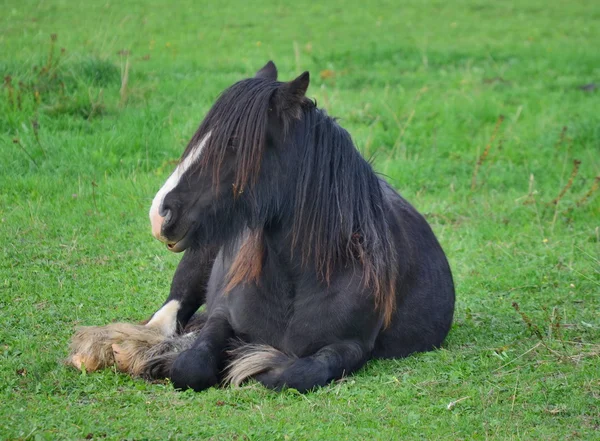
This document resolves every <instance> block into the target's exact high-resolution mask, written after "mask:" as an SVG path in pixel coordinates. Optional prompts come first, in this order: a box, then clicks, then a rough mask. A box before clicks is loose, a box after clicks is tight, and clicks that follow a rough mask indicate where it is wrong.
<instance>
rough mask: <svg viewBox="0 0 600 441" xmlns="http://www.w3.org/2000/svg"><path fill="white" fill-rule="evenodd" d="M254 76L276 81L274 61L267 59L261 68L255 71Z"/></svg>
mask: <svg viewBox="0 0 600 441" xmlns="http://www.w3.org/2000/svg"><path fill="white" fill-rule="evenodd" d="M254 78H262V79H264V80H271V81H276V80H277V67H276V66H275V63H273V62H272V61H270V60H269V61H268V62H267V64H265V66H264V67H263V68H262V69H261V70H259V71H258V72H256V75H254Z"/></svg>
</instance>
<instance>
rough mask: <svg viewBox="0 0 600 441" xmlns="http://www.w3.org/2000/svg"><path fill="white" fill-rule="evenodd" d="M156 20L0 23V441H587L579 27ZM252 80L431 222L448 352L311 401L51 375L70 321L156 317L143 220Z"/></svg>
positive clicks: (587, 93)
mask: <svg viewBox="0 0 600 441" xmlns="http://www.w3.org/2000/svg"><path fill="white" fill-rule="evenodd" d="M166 3H168V2H158V1H135V0H123V1H119V2H116V1H115V2H112V1H102V2H100V1H97V2H65V1H52V2H41V1H33V0H22V1H14V0H8V1H5V2H4V3H3V5H2V8H1V9H2V13H1V14H0V75H1V78H3V79H4V80H3V81H4V83H3V85H2V86H1V87H0V158H1V159H0V240H1V241H2V247H1V254H0V256H1V257H0V402H1V403H2V405H1V407H0V439H35V440H38V439H48V440H53V439H131V440H133V439H135V440H143V439H157V440H158V439H160V440H163V439H191V438H195V439H204V438H206V439H215V440H216V439H219V440H220V439H238V440H241V439H249V440H263V439H264V440H295V439H314V440H341V439H348V440H356V439H365V440H370V439H381V440H390V439H431V440H435V439H465V440H466V439H469V440H470V439H544V440H564V439H574V440H576V439H585V440H590V439H600V435H598V434H599V433H600V406H599V401H600V363H599V359H598V357H599V353H600V317H599V314H598V312H599V311H600V295H599V293H600V190H598V185H599V184H600V182H599V179H600V178H598V176H600V89H599V88H600V64H599V58H598V42H599V41H600V6H599V5H598V4H594V2H588V1H583V0H573V1H569V2H563V1H559V0H553V1H541V0H523V1H521V2H519V3H515V4H514V5H513V2H487V1H484V0H457V1H453V2H448V1H429V2H422V1H416V0H409V1H404V2H401V3H399V2H391V1H390V2H386V1H370V2H358V1H354V2H346V3H345V5H344V6H337V5H336V4H335V3H336V2H314V1H304V0H299V1H296V2H292V3H289V4H287V3H284V2H266V1H265V2H260V3H254V2H246V1H241V0H234V1H230V2H220V3H218V4H216V3H214V2H206V3H203V4H200V3H198V2H194V1H190V0H185V1H181V2H178V5H177V6H173V5H169V6H167V5H166ZM269 59H273V60H275V62H276V63H277V65H278V67H279V70H280V77H281V78H284V79H286V78H288V79H291V78H292V77H293V76H294V75H297V74H299V73H300V72H302V71H303V70H310V71H311V74H312V83H311V87H310V88H309V95H310V96H312V97H315V98H317V101H318V103H319V104H320V106H322V107H325V108H327V109H328V111H329V113H330V114H332V115H335V116H338V117H340V118H341V124H342V125H343V126H344V127H346V128H347V129H348V130H349V131H350V132H351V134H352V136H353V138H354V140H355V142H356V144H357V145H358V146H359V148H360V149H361V150H362V151H363V152H364V154H365V155H366V156H369V157H371V156H373V157H374V160H375V165H376V168H377V170H378V171H380V172H381V173H384V174H385V175H387V176H388V178H389V180H390V181H391V182H392V183H393V185H394V186H395V187H396V188H398V189H399V190H400V191H401V193H402V194H403V195H404V196H405V197H406V198H408V199H409V200H410V201H411V202H412V203H413V204H414V205H415V206H416V207H417V208H418V209H419V210H420V211H421V212H423V213H424V214H425V215H426V217H427V218H428V220H429V221H430V222H431V224H432V226H433V228H434V230H435V231H436V233H437V235H438V237H439V239H440V241H441V243H442V245H443V247H444V248H445V250H446V252H447V254H448V257H449V259H450V262H451V265H452V268H453V271H454V275H455V279H456V286H457V294H458V303H457V310H456V320H455V324H454V326H453V329H452V332H451V334H450V336H449V338H448V340H447V342H446V344H445V345H444V347H443V349H441V350H438V351H435V352H431V353H427V354H420V355H415V356H412V357H409V358H407V359H404V360H396V361H375V362H371V363H369V364H368V366H367V367H366V368H365V369H363V370H362V371H360V373H358V374H357V375H354V376H351V377H349V378H346V379H345V380H344V381H341V382H338V383H336V384H333V385H331V386H329V387H325V388H322V389H319V390H317V391H315V392H314V393H310V394H306V395H300V394H298V393H295V392H294V391H293V390H288V391H286V392H284V393H280V394H278V393H273V392H270V391H268V390H265V389H264V388H262V387H260V386H259V385H257V384H248V385H247V386H245V387H242V388H240V389H234V388H226V389H211V390H208V391H206V392H203V393H198V394H196V393H191V392H186V393H178V392H175V391H173V390H172V388H171V386H170V385H169V384H148V383H146V382H144V381H141V380H135V379H131V378H128V377H127V376H125V375H121V374H117V373H115V372H114V371H112V370H110V369H109V370H106V371H104V372H100V373H93V374H86V373H81V372H77V371H75V370H73V369H70V368H67V367H65V366H63V365H61V363H60V361H61V359H62V358H63V357H65V355H66V353H67V346H68V342H69V338H70V336H71V334H72V332H73V330H74V328H75V327H76V326H78V325H92V324H94V325H101V324H105V323H108V322H112V321H123V320H130V321H135V320H140V319H143V318H146V317H147V316H148V314H150V313H152V312H153V311H154V310H156V308H157V307H158V306H159V305H160V304H161V303H162V301H163V300H164V298H165V296H166V294H167V292H168V288H169V284H170V280H171V277H172V274H173V271H174V268H175V266H176V264H177V262H178V259H179V258H180V256H178V255H172V254H170V253H168V252H167V251H166V250H165V248H164V247H163V246H161V245H160V244H159V243H158V242H156V241H155V240H154V239H153V238H152V237H151V235H150V232H149V222H148V219H147V210H148V208H149V205H150V201H151V199H152V197H153V195H154V193H155V192H156V190H157V189H158V188H159V187H160V186H161V184H162V183H163V181H164V180H165V178H166V176H167V175H168V173H169V172H170V171H171V169H172V168H173V167H174V165H173V164H174V161H176V160H177V159H178V156H179V155H180V153H181V152H182V151H183V148H184V146H185V144H186V142H187V140H188V139H189V138H190V137H191V135H192V133H193V132H194V130H195V128H196V127H197V125H198V124H199V122H200V120H201V118H202V117H203V115H204V114H205V112H206V111H207V109H208V108H209V106H210V105H211V103H212V102H213V101H214V99H215V97H216V96H217V94H218V93H219V92H220V91H221V90H223V89H224V88H225V87H226V86H228V85H230V84H231V83H233V82H234V81H236V80H238V79H240V78H242V77H245V76H248V75H251V74H253V72H255V71H256V70H257V69H258V68H260V67H262V65H263V64H264V63H265V62H266V61H267V60H269ZM582 86H585V87H582ZM500 115H502V116H503V119H502V117H501V116H500ZM575 161H578V162H575ZM517 309H518V310H517Z"/></svg>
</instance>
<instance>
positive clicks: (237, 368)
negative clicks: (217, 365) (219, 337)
mask: <svg viewBox="0 0 600 441" xmlns="http://www.w3.org/2000/svg"><path fill="white" fill-rule="evenodd" d="M229 357H230V362H229V364H228V366H227V374H226V375H225V378H224V381H225V383H231V384H233V385H235V386H239V385H240V384H242V383H243V382H244V381H245V380H247V379H249V378H250V377H253V376H255V375H258V374H261V373H263V372H266V371H271V372H273V373H275V372H278V371H279V372H282V371H283V370H284V369H286V368H287V367H288V366H290V365H291V364H293V362H294V361H296V360H297V358H296V357H293V356H289V355H286V354H284V353H283V352H281V351H279V350H277V349H275V348H274V347H272V346H268V345H261V344H244V345H242V346H239V347H237V348H235V349H233V350H231V351H229Z"/></svg>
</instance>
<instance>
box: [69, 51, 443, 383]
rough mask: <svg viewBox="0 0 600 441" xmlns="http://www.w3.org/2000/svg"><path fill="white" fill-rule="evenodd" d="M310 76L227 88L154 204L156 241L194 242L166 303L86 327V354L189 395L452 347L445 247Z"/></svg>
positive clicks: (262, 75) (264, 76)
mask: <svg viewBox="0 0 600 441" xmlns="http://www.w3.org/2000/svg"><path fill="white" fill-rule="evenodd" d="M308 85H309V74H308V72H305V73H303V74H302V75H300V76H299V77H298V78H296V79H295V80H293V81H291V82H278V81H277V69H276V67H275V65H274V64H273V63H272V62H269V63H267V65H266V66H265V67H263V68H262V69H261V70H260V71H259V72H258V73H257V74H256V76H255V77H254V78H250V79H246V80H242V81H240V82H238V83H236V84H234V85H233V86H231V87H230V88H229V89H227V90H226V91H225V92H223V94H222V95H221V96H220V97H219V98H218V100H217V102H216V103H215V104H214V106H213V107H212V108H211V109H210V111H209V112H208V115H207V116H206V118H205V119H204V121H203V122H202V124H201V125H200V128H199V129H198V130H197V132H196V133H195V135H194V136H193V138H192V140H191V141H190V143H189V145H188V146H187V148H186V150H185V152H184V153H183V156H182V160H181V162H180V164H179V166H178V167H177V169H176V170H175V172H174V173H173V175H172V176H171V177H170V178H169V179H168V180H167V182H166V183H165V185H164V186H163V188H162V189H161V190H160V191H159V192H158V194H157V195H156V197H155V199H154V202H153V204H152V208H151V210H150V218H151V223H152V230H153V233H154V235H155V236H156V237H157V238H158V239H159V240H161V241H163V242H165V243H166V244H167V247H168V248H169V249H170V250H172V251H177V252H180V251H184V250H185V254H184V255H183V258H182V260H181V262H180V264H179V266H178V268H177V271H176V272H175V277H174V279H173V282H172V286H171V292H170V295H169V297H168V298H167V300H166V301H165V303H164V305H163V306H162V307H161V309H160V310H159V311H158V312H156V313H155V314H154V315H153V317H152V318H151V320H150V321H149V322H148V323H147V324H146V325H145V326H143V327H142V326H137V327H136V326H134V325H129V326H130V328H131V329H118V330H115V329H113V330H112V331H106V329H105V331H106V332H105V333H104V334H103V335H99V333H98V332H95V331H92V330H89V329H88V331H87V333H86V330H85V329H84V330H83V331H80V332H79V334H78V335H77V336H76V338H75V340H74V344H73V353H74V354H75V355H74V357H75V356H77V354H83V353H85V352H86V351H85V350H87V356H88V357H89V358H90V360H91V358H93V356H94V354H93V352H94V351H99V349H98V348H99V347H101V346H102V345H104V346H103V348H104V349H103V350H106V349H107V348H108V349H112V352H113V354H112V355H114V358H115V360H116V362H117V365H118V366H120V367H121V368H122V369H123V370H126V371H129V372H132V373H136V374H140V375H143V376H146V377H150V378H156V377H165V376H166V377H169V378H170V379H171V381H172V382H173V384H174V385H175V387H176V388H180V389H186V388H192V389H194V390H197V391H199V390H202V389H205V388H208V387H210V386H213V385H216V384H218V383H219V382H221V381H229V382H232V383H234V384H239V383H241V382H242V381H244V380H245V379H247V378H250V377H253V378H255V379H257V380H258V381H259V382H261V383H262V384H264V385H265V386H267V387H269V388H273V389H281V388H282V387H292V388H295V389H297V390H299V391H307V390H309V389H312V388H314V387H315V386H322V385H325V384H327V383H329V382H330V381H332V380H336V379H339V378H341V377H342V376H344V375H348V374H350V373H352V372H354V371H356V370H357V369H360V368H361V367H362V366H363V365H364V364H365V362H366V361H367V360H369V359H371V358H396V357H406V356H407V355H409V354H411V353H413V352H419V351H428V350H431V349H434V348H437V347H439V346H440V345H441V344H442V342H443V341H444V338H445V337H446V335H447V333H448V331H449V329H450V326H451V323H452V316H453V312H454V285H453V281H452V274H451V272H450V268H449V266H448V262H447V260H446V257H445V255H444V252H443V251H442V248H441V247H440V245H439V243H438V241H437V240H436V238H435V236H434V234H433V232H432V231H431V228H430V227H429V225H428V224H427V222H426V221H425V219H424V218H423V217H422V216H421V215H420V214H419V213H418V212H417V211H416V210H415V209H414V208H413V207H412V206H411V205H410V204H409V203H408V202H406V201H405V200H404V199H403V198H402V197H401V196H399V195H398V193H396V192H395V191H394V190H393V189H392V188H391V187H390V186H389V185H388V184H387V183H386V182H385V181H384V180H383V179H381V178H379V177H378V176H377V175H376V174H375V173H374V172H373V169H372V168H371V165H370V164H369V163H368V162H367V161H366V160H364V159H363V158H362V157H361V155H360V154H359V152H358V151H357V149H356V148H355V146H354V144H353V142H352V139H351V138H350V135H349V134H348V132H346V131H345V130H344V129H343V128H341V127H340V126H339V125H338V124H337V123H336V121H335V120H334V119H333V118H331V117H329V116H328V115H327V114H326V113H325V112H324V111H323V110H321V109H319V108H317V106H316V103H314V102H313V101H311V100H309V99H307V98H306V96H305V93H306V90H307V88H308ZM203 304H206V308H205V309H204V310H203V312H201V313H196V312H197V310H198V309H199V308H200V306H201V305H203ZM194 314H196V315H195V316H194ZM192 316H194V319H192ZM190 319H192V320H190ZM97 329H101V328H96V330H97ZM110 332H113V334H110ZM115 332H116V333H119V332H120V333H121V334H119V335H118V336H116V335H117V334H115ZM136 333H137V334H136ZM144 333H146V335H144ZM147 333H150V334H151V335H152V338H148V335H147ZM109 334H110V335H109ZM102 339H104V340H102ZM94 344H96V345H97V347H96V348H95V349H94V348H92V346H93V345H94ZM107 344H110V346H107ZM86 345H87V346H86ZM84 355H85V354H84ZM95 355H96V358H98V356H97V355H98V354H95ZM107 358H110V354H109V355H107ZM85 362H86V359H85V357H83V356H80V357H79V358H78V359H77V360H75V361H74V362H73V363H74V364H76V365H81V364H82V363H84V364H85ZM103 363H104V365H105V364H110V361H106V360H105V361H100V362H99V364H98V366H99V367H100V366H102V365H103ZM90 364H93V363H91V362H90Z"/></svg>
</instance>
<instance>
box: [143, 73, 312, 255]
mask: <svg viewBox="0 0 600 441" xmlns="http://www.w3.org/2000/svg"><path fill="white" fill-rule="evenodd" d="M308 84H309V74H308V72H305V73H303V74H302V75H300V76H299V77H298V78H296V79H295V80H293V81H290V82H287V83H282V82H278V81H277V68H276V67H275V65H274V64H273V63H272V62H271V61H269V62H268V63H267V64H266V65H265V66H264V67H263V68H262V69H261V70H259V71H258V72H257V73H256V75H255V76H254V78H249V79H246V80H242V81H240V82H238V83H236V84H234V85H233V86H231V87H230V88H229V89H227V90H226V91H225V92H223V94H222V95H221V96H220V97H219V98H218V100H217V101H216V103H215V104H214V105H213V107H212V108H211V109H210V110H209V112H208V114H207V115H206V117H205V119H204V121H203V122H202V124H201V125H200V127H199V129H198V130H197V131H196V133H195V135H194V136H193V137H192V140H191V141H190V143H189V144H188V146H187V148H186V149H185V151H184V153H183V156H182V158H181V161H180V163H179V165H178V166H177V168H176V169H175V171H174V172H173V174H171V176H170V177H169V178H168V179H167V182H166V183H165V184H164V185H163V187H162V188H161V189H160V190H159V191H158V193H157V194H156V196H155V197H154V200H153V202H152V207H151V208H150V222H151V224H152V233H153V235H154V236H155V237H156V238H157V239H159V240H160V241H162V242H165V243H166V244H167V247H168V248H169V249H170V250H171V251H174V252H180V251H183V250H185V249H186V248H188V247H189V246H195V245H196V246H204V245H208V244H218V243H219V242H221V241H224V240H227V239H228V238H229V237H231V235H232V234H235V233H236V232H237V231H239V230H240V229H241V228H243V227H244V226H245V225H250V226H258V225H256V224H258V223H260V222H264V221H266V219H264V216H265V213H266V212H269V211H272V208H273V207H274V206H277V205H279V204H280V203H281V201H280V200H278V199H280V198H281V193H282V192H281V188H282V186H285V185H286V184H285V183H286V181H289V179H290V176H289V168H290V167H289V164H290V163H291V160H290V152H289V151H287V152H286V150H285V148H284V144H285V141H286V134H287V133H288V132H289V130H290V129H291V126H292V124H293V122H294V121H295V120H298V119H300V118H301V116H302V108H303V106H306V105H311V103H310V102H309V101H308V100H307V99H306V97H305V92H306V89H307V88H308ZM288 150H289V149H288ZM273 214H275V213H273ZM253 224H254V225H253Z"/></svg>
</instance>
